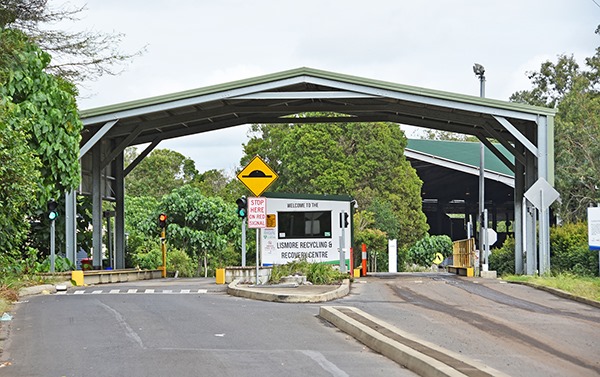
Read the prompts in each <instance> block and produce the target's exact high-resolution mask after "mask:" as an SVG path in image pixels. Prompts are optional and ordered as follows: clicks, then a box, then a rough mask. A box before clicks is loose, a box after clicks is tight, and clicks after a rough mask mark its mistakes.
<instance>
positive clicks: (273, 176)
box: [237, 156, 279, 196]
mask: <svg viewBox="0 0 600 377" xmlns="http://www.w3.org/2000/svg"><path fill="white" fill-rule="evenodd" d="M237 178H238V179H239V180H240V181H241V182H242V183H243V184H244V185H245V186H246V187H248V189H249V190H250V191H252V193H253V194H254V195H255V196H260V194H262V193H263V192H265V190H266V189H267V188H268V187H269V186H271V184H272V183H273V182H275V181H276V180H277V178H279V176H278V175H277V173H275V172H274V171H273V170H272V169H271V168H270V167H269V165H267V164H266V163H265V162H264V161H263V160H262V159H261V158H260V156H255V157H254V158H253V159H252V161H250V162H249V163H248V165H246V167H245V168H243V169H242V171H241V172H239V173H238V175H237Z"/></svg>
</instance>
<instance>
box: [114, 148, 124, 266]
mask: <svg viewBox="0 0 600 377" xmlns="http://www.w3.org/2000/svg"><path fill="white" fill-rule="evenodd" d="M123 158H124V154H123V152H121V153H120V154H119V155H118V156H117V157H116V158H115V199H116V202H115V237H116V240H115V250H116V257H115V266H116V268H117V269H120V268H125V242H126V240H125V172H124V170H123V169H124V166H123V164H124V162H123Z"/></svg>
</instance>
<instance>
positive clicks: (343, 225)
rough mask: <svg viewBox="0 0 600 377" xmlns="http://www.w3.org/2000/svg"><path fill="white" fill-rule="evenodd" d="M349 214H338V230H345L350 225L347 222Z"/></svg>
mask: <svg viewBox="0 0 600 377" xmlns="http://www.w3.org/2000/svg"><path fill="white" fill-rule="evenodd" d="M349 217H350V214H349V213H348V212H340V228H347V227H348V225H350V222H349V221H348V219H349Z"/></svg>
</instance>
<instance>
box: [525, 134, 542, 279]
mask: <svg viewBox="0 0 600 377" xmlns="http://www.w3.org/2000/svg"><path fill="white" fill-rule="evenodd" d="M534 131H535V130H533V129H530V130H528V132H527V134H528V136H533V134H534ZM525 162H526V164H525V191H527V190H528V189H529V188H530V187H531V186H532V185H533V184H534V183H535V181H536V180H537V173H536V166H535V165H536V162H537V156H535V155H534V154H533V153H531V152H530V151H529V150H526V152H525ZM521 200H522V198H521ZM524 202H525V205H526V208H525V253H526V258H527V275H535V274H536V272H537V271H538V263H537V232H536V228H537V226H536V224H537V211H536V209H535V207H534V206H533V205H532V204H531V203H529V201H527V200H525V201H524Z"/></svg>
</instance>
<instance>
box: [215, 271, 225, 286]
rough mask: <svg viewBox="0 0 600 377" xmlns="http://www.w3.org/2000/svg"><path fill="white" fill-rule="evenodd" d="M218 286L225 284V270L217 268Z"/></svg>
mask: <svg viewBox="0 0 600 377" xmlns="http://www.w3.org/2000/svg"><path fill="white" fill-rule="evenodd" d="M217 284H225V269H224V268H217Z"/></svg>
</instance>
